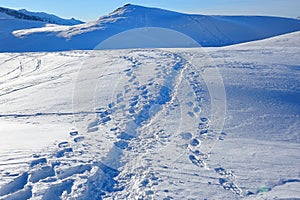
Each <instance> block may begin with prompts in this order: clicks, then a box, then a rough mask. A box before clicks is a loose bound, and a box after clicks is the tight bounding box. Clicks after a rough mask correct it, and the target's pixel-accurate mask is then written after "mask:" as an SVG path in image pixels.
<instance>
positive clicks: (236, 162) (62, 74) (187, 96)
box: [0, 32, 300, 199]
mask: <svg viewBox="0 0 300 200" xmlns="http://www.w3.org/2000/svg"><path fill="white" fill-rule="evenodd" d="M299 38H300V32H296V33H292V34H287V35H283V36H279V37H276V38H271V39H267V40H264V41H257V42H254V43H248V44H243V45H235V46H230V47H222V48H193V49H139V50H133V49H132V50H111V51H68V52H55V53H2V54H0V57H1V59H0V60H1V63H0V83H1V84H0V85H1V87H0V102H1V103H0V110H1V112H0V126H1V132H0V137H1V138H0V141H1V145H0V152H1V153H0V155H1V156H0V180H1V182H0V198H1V199H18V198H21V199H25V198H27V199H29V198H31V199H59V198H62V199H74V198H75V199H102V198H103V199H180V198H181V199H276V198H277V199H287V198H300V192H299V186H300V177H299V174H300V171H299V165H300V162H299V160H300V157H299V155H300V154H299V152H300V147H299V142H300V137H299V136H300V135H299V128H300V126H299V124H300V123H299V121H300V104H299V102H298V99H299V98H300V93H299V91H300V84H299V83H300V79H299V77H300V76H299V75H300V74H299V64H300V60H299V53H300V48H299V47H298V46H295V45H293V44H295V43H296V42H297V41H298V40H299ZM280 41H284V45H282V42H280ZM262 44H263V45H262ZM289 46H293V47H289ZM220 81H221V82H220ZM224 89H225V90H224ZM225 91H226V93H224V92H225ZM223 123H224V124H223ZM223 125H224V126H223Z"/></svg>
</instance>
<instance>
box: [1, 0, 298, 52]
mask: <svg viewBox="0 0 300 200" xmlns="http://www.w3.org/2000/svg"><path fill="white" fill-rule="evenodd" d="M145 27H159V28H167V29H171V30H174V31H178V32H180V33H183V34H185V35H187V36H189V37H191V38H192V39H194V40H195V41H196V42H198V43H199V44H200V45H201V46H225V45H232V44H237V43H241V42H247V41H253V40H258V39H263V38H268V37H272V36H276V35H280V34H284V33H290V32H294V31H299V30H300V21H299V20H296V19H288V18H280V17H260V16H205V15H191V14H182V13H177V12H172V11H167V10H162V9H157V8H147V7H142V6H137V5H131V4H128V5H125V6H124V7H121V8H119V9H117V10H115V11H114V12H112V13H110V14H109V15H107V16H103V17H100V18H99V19H98V20H95V21H91V22H87V23H84V24H79V25H75V26H71V27H68V26H57V27H53V26H52V27H34V28H33V29H30V28H20V29H19V30H15V31H14V32H13V35H14V37H13V38H10V39H9V40H3V41H4V43H1V44H0V45H1V46H0V51H2V52H10V51H12V52H16V51H17V52H18V51H22V52H23V51H57V50H92V49H94V48H95V47H96V46H97V45H98V44H99V43H101V42H103V41H104V40H105V39H107V38H109V37H110V36H113V35H115V34H118V33H120V32H123V31H127V30H131V29H134V28H145ZM158 38H159V36H158ZM0 40H2V38H0ZM161 40H163V38H162V39H161ZM124 42H126V40H125V41H124ZM37 43H38V44H39V45H35V44H37ZM17 44H18V45H17ZM156 47H160V46H156ZM173 47H174V48H175V47H178V46H175V45H174V46H173ZM185 47H190V46H189V44H187V45H186V46H185Z"/></svg>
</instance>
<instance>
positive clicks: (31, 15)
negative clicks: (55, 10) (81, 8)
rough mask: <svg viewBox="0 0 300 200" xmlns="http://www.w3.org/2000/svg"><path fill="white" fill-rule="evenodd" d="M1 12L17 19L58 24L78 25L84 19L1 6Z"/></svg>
mask: <svg viewBox="0 0 300 200" xmlns="http://www.w3.org/2000/svg"><path fill="white" fill-rule="evenodd" d="M0 13H1V14H6V15H8V16H10V17H13V18H16V19H26V20H32V21H41V22H46V23H50V24H58V25H76V24H82V23H83V22H82V21H80V20H76V19H74V18H71V19H62V18H60V17H57V16H55V15H51V14H47V13H44V12H30V11H27V10H25V9H21V10H13V9H9V8H3V7H0Z"/></svg>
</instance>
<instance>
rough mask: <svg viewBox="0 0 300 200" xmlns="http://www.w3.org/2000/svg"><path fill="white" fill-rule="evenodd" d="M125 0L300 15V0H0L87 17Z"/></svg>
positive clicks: (193, 9) (194, 9)
mask: <svg viewBox="0 0 300 200" xmlns="http://www.w3.org/2000/svg"><path fill="white" fill-rule="evenodd" d="M126 3H132V4H137V5H143V6H152V7H159V8H165V9H169V10H175V11H179V12H185V13H199V14H214V15H218V14H219V15H272V16H282V17H291V18H295V17H297V16H300V0H151V1H150V0H131V1H130V0H118V1H117V0H110V1H107V0H87V1H83V0H0V6H2V7H8V8H15V9H21V8H25V9H27V10H29V11H43V12H48V13H52V14H55V15H58V16H60V17H64V18H71V17H75V18H77V19H81V20H84V21H89V20H94V19H97V18H98V17H99V16H102V15H105V14H108V13H110V12H112V11H113V10H114V9H116V8H118V7H120V6H122V5H124V4H126Z"/></svg>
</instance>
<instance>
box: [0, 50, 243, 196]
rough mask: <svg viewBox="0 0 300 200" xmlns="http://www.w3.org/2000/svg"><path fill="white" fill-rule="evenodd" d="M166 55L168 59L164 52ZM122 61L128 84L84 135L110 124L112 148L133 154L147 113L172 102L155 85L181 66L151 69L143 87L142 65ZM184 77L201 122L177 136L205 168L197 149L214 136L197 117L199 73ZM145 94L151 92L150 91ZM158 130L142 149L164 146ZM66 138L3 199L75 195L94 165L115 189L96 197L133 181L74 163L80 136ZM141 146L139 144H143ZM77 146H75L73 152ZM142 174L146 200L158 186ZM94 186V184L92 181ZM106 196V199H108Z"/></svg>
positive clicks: (233, 186) (231, 184)
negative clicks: (152, 74) (139, 74)
mask: <svg viewBox="0 0 300 200" xmlns="http://www.w3.org/2000/svg"><path fill="white" fill-rule="evenodd" d="M168 56H173V55H171V54H170V53H169V54H168ZM175 57H176V56H175ZM123 58H124V59H125V60H127V61H130V62H131V63H132V67H131V68H128V69H125V70H124V71H123V73H124V74H125V78H126V79H127V83H128V84H127V85H124V86H122V90H121V91H118V92H117V93H116V95H115V97H116V99H115V101H112V102H111V103H109V104H108V105H107V107H106V108H99V109H97V112H98V113H99V114H98V115H97V118H96V119H95V120H94V121H93V122H91V123H90V124H89V125H88V132H96V131H98V130H99V126H108V125H109V127H111V128H110V132H111V133H114V135H115V136H116V141H115V142H114V145H115V147H117V148H118V149H120V150H121V151H123V150H128V151H130V150H132V151H134V150H135V149H131V148H132V144H131V143H132V142H138V141H134V139H136V136H137V135H136V134H137V133H136V132H135V131H137V130H136V129H137V128H138V127H141V126H142V125H143V123H145V122H147V121H148V120H149V119H151V117H153V116H152V113H151V112H153V113H154V114H155V113H157V112H158V111H159V109H160V108H159V107H157V109H158V110H156V107H152V105H155V104H157V105H164V104H166V103H167V102H169V101H170V100H171V99H170V98H171V97H170V95H171V92H172V91H169V89H170V88H164V86H162V85H161V84H162V83H160V82H159V81H162V80H167V79H168V78H170V76H171V75H170V74H172V73H173V72H174V71H176V70H177V72H178V70H180V67H182V66H181V65H182V61H180V60H177V65H175V66H174V67H173V69H168V68H167V67H164V66H159V67H156V68H155V71H156V72H155V77H149V78H148V80H147V82H146V84H141V83H140V82H139V81H138V80H137V75H136V73H135V72H136V71H137V70H138V69H139V68H140V66H141V63H139V61H138V60H137V59H136V58H134V57H130V56H124V57H123ZM177 59H179V58H177ZM183 75H184V78H185V79H186V80H188V82H189V84H190V86H191V88H192V90H193V93H194V96H195V103H193V102H187V104H188V105H189V107H190V108H191V111H187V112H188V113H187V114H188V115H189V116H190V117H198V118H200V120H199V124H198V129H197V133H194V134H193V133H189V132H187V133H182V134H181V137H182V138H183V139H184V140H186V141H188V151H189V156H188V158H189V160H190V162H191V163H192V164H194V165H196V166H198V167H200V168H206V167H207V163H206V159H207V157H208V155H207V152H205V153H204V152H201V150H200V147H201V145H203V143H205V140H207V139H215V138H216V137H217V136H216V135H214V133H213V131H212V130H210V129H209V119H207V118H205V117H199V116H200V113H201V102H202V100H203V98H204V97H203V90H202V86H201V83H200V82H199V74H197V73H195V70H194V69H192V68H191V69H189V70H186V71H185V72H184V74H183ZM149 91H151V93H150V92H149ZM173 106H176V105H173ZM169 109H172V106H170V108H169ZM130 122H131V123H132V124H134V125H135V126H136V127H134V128H133V129H132V130H131V131H132V132H131V133H128V132H126V131H125V130H126V128H128V124H129V123H130ZM155 129H156V128H154V130H155ZM159 129H160V128H159V127H157V131H158V132H159V135H160V136H159V137H160V140H153V139H149V140H147V139H144V141H139V142H141V144H143V142H146V143H147V145H145V146H147V147H151V146H153V148H155V145H157V144H155V143H157V142H161V143H164V141H165V139H166V138H168V137H169V135H165V137H164V136H163V135H164V131H163V130H160V131H159ZM224 136H225V133H223V135H222V136H220V137H219V138H218V139H223V137H224ZM70 137H71V138H72V144H71V143H69V142H60V143H59V144H58V150H57V151H56V152H54V154H53V155H52V156H50V157H49V158H46V157H44V156H38V155H35V156H34V158H35V159H34V160H33V161H32V162H31V163H30V165H29V170H28V171H27V172H24V173H23V174H21V175H20V176H18V177H17V178H16V179H14V180H13V181H12V182H10V183H8V184H6V185H4V186H3V187H2V188H1V189H0V197H1V196H3V197H5V198H4V199H17V198H19V197H22V198H23V197H24V198H27V197H28V198H30V197H42V199H60V198H61V197H62V196H65V197H67V196H68V195H69V196H70V195H74V194H73V193H72V190H74V188H75V189H78V191H80V187H82V186H81V185H80V184H86V183H87V182H88V181H89V179H91V181H90V183H93V180H92V179H93V178H91V177H93V176H94V175H95V172H94V171H93V169H94V167H95V165H97V167H98V168H100V169H102V171H104V172H105V171H106V172H107V171H108V172H110V171H112V172H113V173H112V174H113V175H109V176H108V180H109V181H111V182H110V183H113V184H114V185H110V186H107V187H106V188H105V187H104V186H102V187H99V188H98V189H97V188H96V189H95V191H96V192H98V193H101V195H100V196H102V197H105V195H108V193H109V192H112V191H115V190H116V189H115V187H117V186H120V188H122V187H121V186H122V184H123V185H124V184H125V185H126V184H127V183H126V182H128V181H130V180H132V178H133V176H134V175H133V174H127V175H126V177H123V180H122V178H119V180H118V182H119V183H118V182H115V180H114V179H115V177H116V176H117V175H118V172H117V171H114V169H110V168H109V166H104V165H103V164H101V163H97V164H95V163H81V164H80V163H78V160H76V157H78V156H80V155H82V154H84V150H85V143H84V140H85V137H84V136H82V135H79V133H78V131H71V132H70ZM151 142H153V144H151ZM80 144H81V145H80ZM141 144H139V145H140V146H143V145H141ZM79 146H80V147H79ZM77 147H79V148H78V149H74V148H77ZM146 150H147V149H144V150H143V149H139V150H138V151H146ZM138 153H140V152H138ZM117 161H118V160H117ZM143 171H145V168H143V167H140V168H138V169H136V172H135V173H136V174H140V177H139V181H140V182H139V187H140V188H144V189H143V190H142V191H141V192H142V193H140V194H136V195H137V196H140V197H144V198H149V197H150V196H151V195H153V191H152V190H151V188H152V187H153V186H155V185H157V184H158V183H159V178H158V177H159V176H158V175H157V174H155V173H154V172H150V173H147V174H143ZM215 172H216V174H217V175H218V176H219V177H220V178H219V184H220V185H221V186H222V187H223V188H224V189H225V190H230V191H232V192H233V193H235V194H237V195H239V196H242V190H241V189H240V188H239V186H238V185H237V181H236V178H235V176H234V175H233V172H231V171H226V170H225V169H224V168H222V167H219V168H215ZM79 177H80V178H79ZM76 179H82V182H81V183H80V184H78V183H76V184H77V185H76V184H75V182H76ZM94 183H97V182H96V181H94ZM102 184H103V183H102ZM37 188H38V189H37ZM146 188H148V189H146ZM117 190H122V189H117ZM106 197H109V195H108V196H106Z"/></svg>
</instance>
